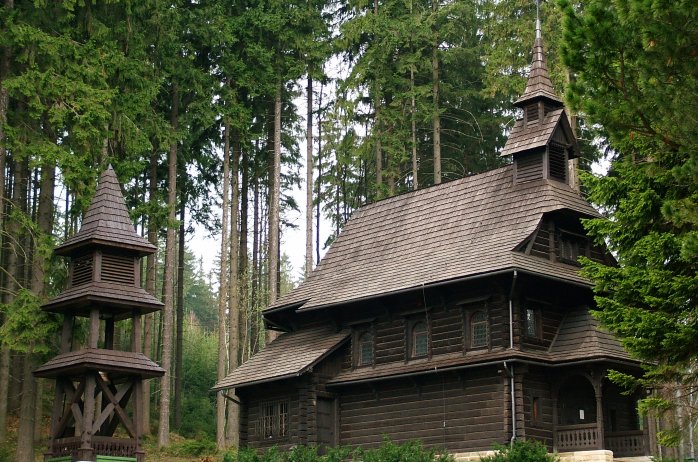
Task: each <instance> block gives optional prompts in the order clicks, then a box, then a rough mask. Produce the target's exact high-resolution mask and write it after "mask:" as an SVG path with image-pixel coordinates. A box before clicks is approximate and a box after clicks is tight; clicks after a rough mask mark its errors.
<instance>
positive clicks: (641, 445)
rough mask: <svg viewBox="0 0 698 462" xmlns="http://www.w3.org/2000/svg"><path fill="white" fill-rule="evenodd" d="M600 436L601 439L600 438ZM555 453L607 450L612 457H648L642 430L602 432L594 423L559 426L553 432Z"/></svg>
mask: <svg viewBox="0 0 698 462" xmlns="http://www.w3.org/2000/svg"><path fill="white" fill-rule="evenodd" d="M600 436H602V437H600ZM554 449H555V450H556V451H557V452H572V451H585V450H587V451H588V450H595V449H607V450H609V451H613V456H614V457H635V456H646V455H649V438H648V434H647V432H646V431H644V430H629V431H616V432H603V431H600V430H599V426H598V425H597V424H596V423H590V424H581V425H559V426H557V427H556V428H555V432H554Z"/></svg>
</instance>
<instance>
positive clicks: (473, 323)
mask: <svg viewBox="0 0 698 462" xmlns="http://www.w3.org/2000/svg"><path fill="white" fill-rule="evenodd" d="M487 331H488V328H487V313H486V312H484V311H476V312H475V313H474V314H473V315H472V316H471V317H470V346H471V347H472V348H481V347H486V346H487V344H488V338H487V337H488V332H487Z"/></svg>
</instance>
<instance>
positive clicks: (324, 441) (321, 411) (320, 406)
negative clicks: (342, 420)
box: [316, 397, 337, 454]
mask: <svg viewBox="0 0 698 462" xmlns="http://www.w3.org/2000/svg"><path fill="white" fill-rule="evenodd" d="M316 422H317V445H318V451H319V452H320V453H323V454H324V452H325V447H326V446H335V445H336V444H337V439H336V438H337V437H336V425H337V411H336V400H335V399H334V398H321V397H318V398H317V420H316Z"/></svg>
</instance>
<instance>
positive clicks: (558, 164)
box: [548, 143, 567, 183]
mask: <svg viewBox="0 0 698 462" xmlns="http://www.w3.org/2000/svg"><path fill="white" fill-rule="evenodd" d="M548 158H549V159H550V165H549V168H550V178H553V179H555V180H558V181H562V182H563V183H564V182H566V181H567V155H566V154H565V148H564V147H562V146H560V145H559V144H553V143H551V144H550V146H549V147H548Z"/></svg>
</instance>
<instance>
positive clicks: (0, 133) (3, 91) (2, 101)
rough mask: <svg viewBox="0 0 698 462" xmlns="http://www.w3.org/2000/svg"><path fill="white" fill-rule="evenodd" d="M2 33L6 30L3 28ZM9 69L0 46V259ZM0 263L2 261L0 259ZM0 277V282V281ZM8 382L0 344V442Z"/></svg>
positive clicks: (6, 354) (8, 4)
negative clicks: (6, 83) (6, 85)
mask: <svg viewBox="0 0 698 462" xmlns="http://www.w3.org/2000/svg"><path fill="white" fill-rule="evenodd" d="M13 6H14V0H5V9H6V10H11V9H12V8H13ZM2 32H3V33H6V31H5V30H4V28H3V31H2ZM9 71H10V48H9V47H2V55H1V56H0V260H1V259H2V256H3V250H4V248H5V246H4V242H5V239H4V236H5V180H6V178H5V167H6V159H7V148H6V146H5V142H6V140H5V122H6V121H7V110H8V106H9V96H8V93H7V88H5V86H4V85H3V82H4V80H5V78H6V77H7V76H8V75H9ZM0 263H4V262H2V261H0ZM2 280H3V279H2V277H0V282H1V281H2ZM9 384H10V350H9V349H8V348H7V347H6V346H4V345H0V443H2V442H3V441H5V438H6V437H7V392H8V388H9Z"/></svg>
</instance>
